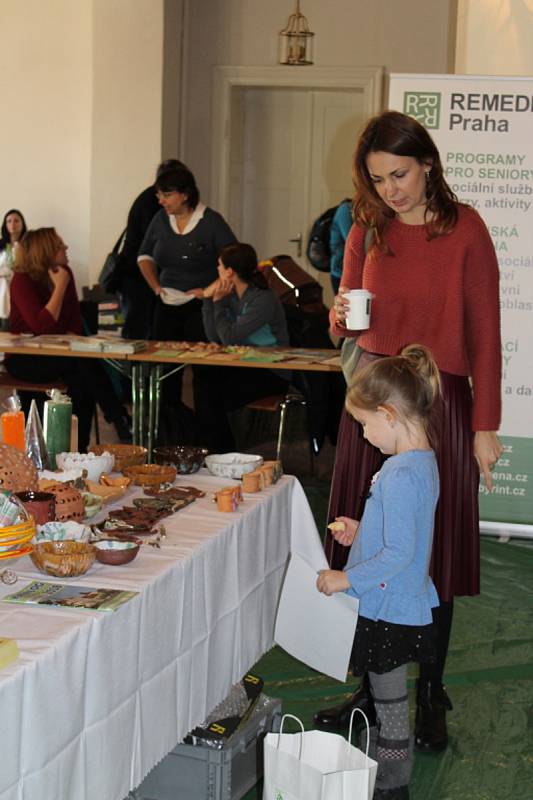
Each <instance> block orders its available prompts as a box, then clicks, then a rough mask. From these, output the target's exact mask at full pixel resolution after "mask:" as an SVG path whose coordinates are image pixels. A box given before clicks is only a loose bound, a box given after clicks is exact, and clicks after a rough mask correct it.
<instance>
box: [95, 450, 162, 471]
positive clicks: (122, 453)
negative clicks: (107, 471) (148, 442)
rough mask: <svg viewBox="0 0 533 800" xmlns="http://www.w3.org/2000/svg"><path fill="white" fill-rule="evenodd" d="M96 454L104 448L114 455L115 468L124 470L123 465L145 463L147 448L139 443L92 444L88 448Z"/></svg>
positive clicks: (100, 452) (132, 465) (131, 465)
mask: <svg viewBox="0 0 533 800" xmlns="http://www.w3.org/2000/svg"><path fill="white" fill-rule="evenodd" d="M89 450H90V451H91V452H92V453H96V455H97V456H99V455H101V454H102V453H103V452H104V451H105V450H107V452H108V453H111V455H113V456H115V469H116V470H117V472H124V468H125V467H134V466H136V465H138V464H145V463H146V456H147V452H148V451H147V449H146V447H141V446H140V445H139V444H94V445H93V446H92V447H90V448H89Z"/></svg>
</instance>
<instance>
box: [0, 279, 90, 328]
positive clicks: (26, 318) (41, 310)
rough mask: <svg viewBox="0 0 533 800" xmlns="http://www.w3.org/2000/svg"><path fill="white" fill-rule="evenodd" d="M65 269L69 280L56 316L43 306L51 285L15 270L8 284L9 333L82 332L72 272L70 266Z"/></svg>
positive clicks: (48, 296)
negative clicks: (9, 284)
mask: <svg viewBox="0 0 533 800" xmlns="http://www.w3.org/2000/svg"><path fill="white" fill-rule="evenodd" d="M66 269H67V271H68V272H69V273H70V282H69V283H68V285H67V288H66V290H65V295H64V297H63V305H62V306H61V311H60V312H59V317H58V318H57V320H55V319H54V318H53V316H52V315H51V314H50V312H49V311H48V310H47V309H46V308H45V306H46V304H47V303H48V301H49V300H50V296H51V294H52V287H51V286H49V285H48V284H43V283H39V282H38V281H34V280H32V279H31V278H30V276H29V275H28V274H27V273H25V272H15V274H14V275H13V279H12V281H11V287H10V294H11V312H10V315H9V329H10V331H11V332H12V333H35V334H43V333H77V334H81V333H83V325H82V321H81V313H80V303H79V300H78V295H77V294H76V284H75V283H74V275H73V274H72V270H71V269H70V267H66Z"/></svg>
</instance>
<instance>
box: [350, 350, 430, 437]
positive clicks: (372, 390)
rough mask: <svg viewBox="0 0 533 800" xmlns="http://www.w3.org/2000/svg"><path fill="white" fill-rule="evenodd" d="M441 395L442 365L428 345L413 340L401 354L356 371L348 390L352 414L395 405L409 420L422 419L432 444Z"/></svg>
mask: <svg viewBox="0 0 533 800" xmlns="http://www.w3.org/2000/svg"><path fill="white" fill-rule="evenodd" d="M439 396H440V375H439V369H438V367H437V365H436V363H435V361H434V360H433V356H432V355H431V353H430V351H429V350H428V349H427V347H424V346H423V345H421V344H411V345H408V346H407V347H404V349H403V350H402V351H401V353H400V355H399V356H387V357H385V358H379V359H376V360H375V361H371V362H370V364H367V365H366V366H365V367H363V368H362V369H361V370H359V371H358V372H356V374H355V376H354V378H353V380H352V383H351V384H350V387H349V389H348V392H347V394H346V409H347V411H348V412H349V413H350V414H354V412H357V409H361V410H363V411H376V410H377V409H378V407H379V406H385V407H386V406H388V405H389V406H394V408H395V409H396V411H397V412H398V413H399V414H400V418H401V419H402V421H403V422H405V423H406V424H409V422H411V421H415V420H417V421H420V422H422V424H423V425H424V428H425V430H426V434H427V436H428V438H429V439H430V441H431V442H432V444H434V440H435V430H434V425H433V421H432V415H433V410H434V406H435V402H436V401H437V399H438V398H439Z"/></svg>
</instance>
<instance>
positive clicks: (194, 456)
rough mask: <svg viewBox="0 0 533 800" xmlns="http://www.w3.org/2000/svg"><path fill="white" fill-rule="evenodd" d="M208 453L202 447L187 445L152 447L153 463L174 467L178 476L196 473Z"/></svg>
mask: <svg viewBox="0 0 533 800" xmlns="http://www.w3.org/2000/svg"><path fill="white" fill-rule="evenodd" d="M208 453H209V451H208V450H206V449H205V448H204V447H189V446H187V445H168V446H163V447H154V461H155V463H156V464H164V465H166V464H169V465H170V466H172V467H176V471H177V473H178V475H191V474H192V473H193V472H198V470H199V469H200V467H201V466H203V463H204V461H205V457H206V456H207V454H208Z"/></svg>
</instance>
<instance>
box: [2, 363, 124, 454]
mask: <svg viewBox="0 0 533 800" xmlns="http://www.w3.org/2000/svg"><path fill="white" fill-rule="evenodd" d="M6 368H7V371H8V372H9V374H10V375H12V376H13V377H14V378H21V379H22V380H25V381H32V382H33V383H49V382H50V381H54V380H61V381H63V382H64V383H66V384H67V387H68V395H69V397H70V399H71V400H72V413H73V414H76V416H77V417H78V444H79V449H80V452H82V453H83V452H85V450H86V449H87V447H88V446H89V440H90V436H91V423H92V418H93V415H94V408H95V403H98V405H99V406H100V408H101V409H102V411H103V413H104V417H105V418H106V420H107V421H108V422H114V421H115V420H118V419H120V418H121V417H122V416H123V415H124V408H123V406H122V404H121V402H120V400H119V398H118V396H117V394H116V392H115V390H114V388H113V384H112V383H111V380H110V378H109V375H108V374H107V372H106V371H105V369H104V367H103V365H102V364H101V363H100V362H99V361H97V360H96V359H92V358H84V359H81V358H61V357H59V358H58V357H56V356H35V357H34V356H21V355H8V356H7V358H6Z"/></svg>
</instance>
